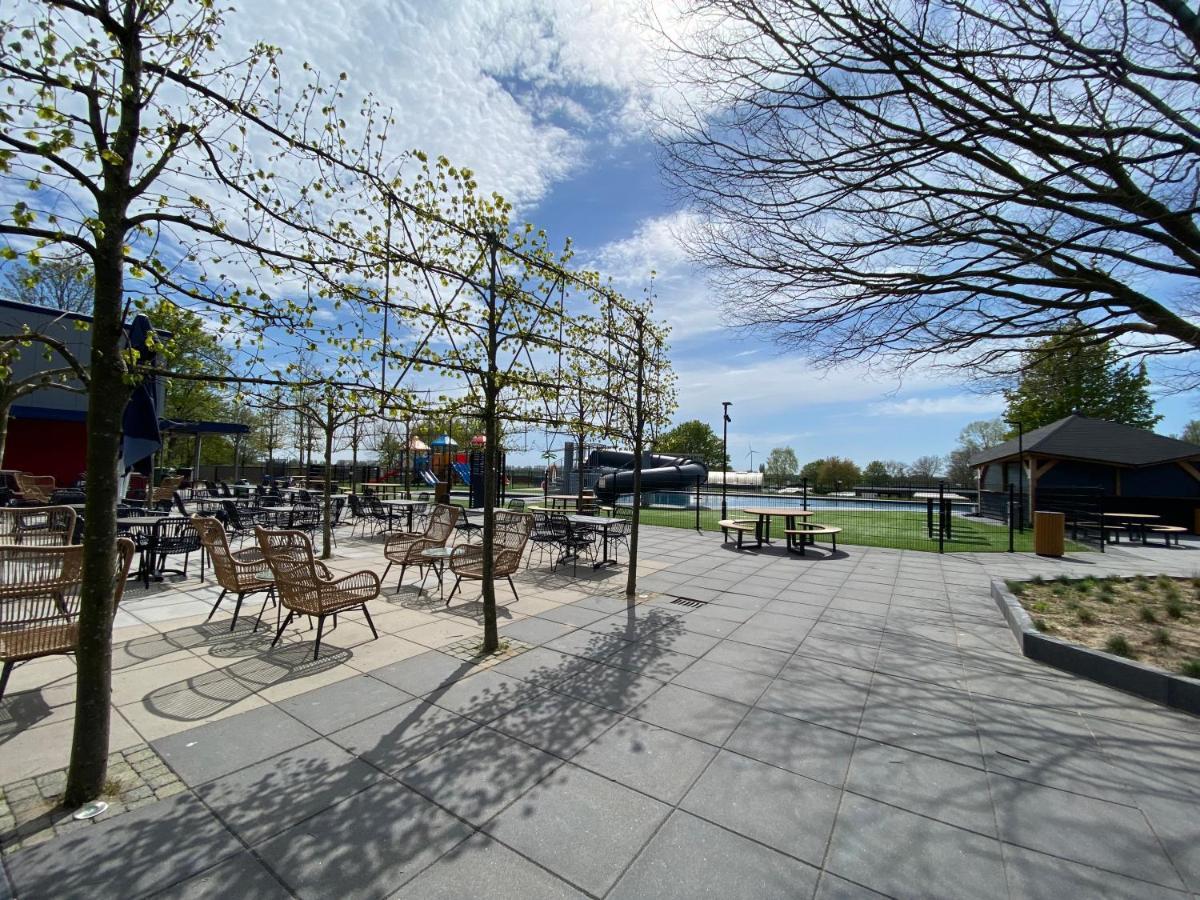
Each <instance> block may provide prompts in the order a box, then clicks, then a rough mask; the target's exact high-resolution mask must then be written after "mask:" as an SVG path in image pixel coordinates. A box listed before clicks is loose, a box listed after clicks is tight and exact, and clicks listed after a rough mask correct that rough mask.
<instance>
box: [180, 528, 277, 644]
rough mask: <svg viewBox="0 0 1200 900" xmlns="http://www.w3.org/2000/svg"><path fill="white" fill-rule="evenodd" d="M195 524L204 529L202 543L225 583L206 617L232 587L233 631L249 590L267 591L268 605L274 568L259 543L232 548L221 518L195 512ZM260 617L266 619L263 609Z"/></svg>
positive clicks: (265, 598) (265, 601) (265, 604)
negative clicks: (233, 596) (235, 596)
mask: <svg viewBox="0 0 1200 900" xmlns="http://www.w3.org/2000/svg"><path fill="white" fill-rule="evenodd" d="M192 525H193V526H195V528H196V531H198V532H199V533H200V543H201V544H202V545H203V547H204V549H205V551H206V552H207V553H208V558H209V559H211V560H212V567H213V573H214V574H215V575H216V578H217V584H219V585H220V586H221V595H220V596H219V597H217V602H216V603H214V604H213V608H212V609H211V610H210V611H209V613H208V618H207V619H205V620H204V621H205V622H207V621H209V620H211V619H212V617H213V614H214V613H216V611H217V607H219V606H220V605H221V601H222V600H224V599H225V595H226V594H228V593H229V592H231V591H232V592H233V593H235V594H237V603H236V604H235V605H234V607H233V621H232V622H230V623H229V630H230V631H233V629H234V628H236V627H237V620H238V615H239V614H240V613H241V611H242V600H244V599H245V597H246V595H247V594H257V593H260V592H263V591H265V592H266V593H267V596H266V597H264V598H263V610H265V609H266V608H267V601H268V600H270V599H271V595H272V594H273V593H274V590H275V582H274V581H272V580H271V569H270V567H269V566H268V565H267V560H266V557H264V556H263V554H262V551H261V550H260V549H258V548H257V547H247V548H246V549H245V550H237V551H232V550H230V549H229V540H228V539H227V538H226V536H225V528H224V527H223V526H222V525H221V523H220V521H219V520H217V519H214V518H212V517H211V516H192ZM258 617H259V619H260V620H261V619H262V611H261V610H260V611H259V614H258ZM254 630H255V631H257V630H258V623H255V625H254Z"/></svg>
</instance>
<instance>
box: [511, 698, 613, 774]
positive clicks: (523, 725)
mask: <svg viewBox="0 0 1200 900" xmlns="http://www.w3.org/2000/svg"><path fill="white" fill-rule="evenodd" d="M619 718H620V714H619V713H615V712H613V711H612V710H610V709H605V708H604V707H602V706H596V705H595V704H594V703H588V702H586V701H584V700H579V699H577V698H575V697H571V696H569V695H567V694H560V693H556V692H554V691H547V692H546V693H544V694H540V695H538V696H537V697H535V698H534V699H532V700H530V701H529V702H528V703H526V704H524V705H522V706H520V707H518V708H517V709H515V710H513V711H512V712H510V713H509V714H508V715H506V716H501V717H500V718H499V719H497V720H496V721H495V722H493V723H492V724H491V727H492V728H495V729H496V730H497V731H501V732H503V733H504V734H507V735H509V736H510V737H515V738H517V739H518V740H522V741H525V742H526V743H527V744H532V745H533V746H535V747H538V748H539V749H541V750H545V751H546V752H547V753H552V754H554V755H555V756H561V757H562V758H563V759H570V758H571V757H572V756H574V755H575V754H576V753H578V752H579V751H580V750H582V749H583V748H584V747H585V746H587V745H588V744H589V743H591V742H592V741H593V740H595V739H596V738H597V737H598V736H599V735H600V734H601V732H603V731H605V730H606V729H608V728H609V727H610V726H611V725H612V724H613V723H615V722H616V721H617V719H619Z"/></svg>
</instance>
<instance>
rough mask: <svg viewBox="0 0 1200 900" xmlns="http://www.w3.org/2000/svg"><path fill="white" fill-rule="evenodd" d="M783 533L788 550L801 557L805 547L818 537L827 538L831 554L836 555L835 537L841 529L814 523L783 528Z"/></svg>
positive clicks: (835, 526)
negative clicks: (829, 541)
mask: <svg viewBox="0 0 1200 900" xmlns="http://www.w3.org/2000/svg"><path fill="white" fill-rule="evenodd" d="M783 533H784V534H785V535H787V541H788V549H789V550H791V551H792V552H793V553H795V552H799V553H800V554H801V555H802V556H803V555H804V552H805V551H804V548H805V545H807V544H812V543H814V541H815V540H816V539H817V538H819V537H827V538H829V539H830V540H832V541H833V552H834V553H837V536H838V535H839V534H841V533H842V529H841V528H839V527H838V526H837V525H820V524H818V523H816V522H805V523H804V524H803V525H802V526H799V527H797V528H785V529H784V531H783ZM797 538H799V540H797ZM797 547H799V551H797V549H796V548H797Z"/></svg>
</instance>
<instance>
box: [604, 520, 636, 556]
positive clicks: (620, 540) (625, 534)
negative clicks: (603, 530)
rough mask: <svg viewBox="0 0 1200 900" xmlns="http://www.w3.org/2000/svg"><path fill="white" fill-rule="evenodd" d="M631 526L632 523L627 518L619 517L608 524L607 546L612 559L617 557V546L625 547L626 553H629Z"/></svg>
mask: <svg viewBox="0 0 1200 900" xmlns="http://www.w3.org/2000/svg"><path fill="white" fill-rule="evenodd" d="M632 527H633V523H632V522H630V521H629V520H628V519H621V520H620V521H618V522H614V523H613V524H612V525H609V526H608V546H609V547H610V548H611V550H612V555H613V559H616V558H617V547H618V546H621V547H624V548H625V552H626V554H628V553H629V532H630V530H631V529H632Z"/></svg>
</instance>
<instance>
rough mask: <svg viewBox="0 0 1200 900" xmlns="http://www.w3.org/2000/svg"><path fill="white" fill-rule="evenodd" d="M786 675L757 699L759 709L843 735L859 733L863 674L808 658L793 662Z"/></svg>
mask: <svg viewBox="0 0 1200 900" xmlns="http://www.w3.org/2000/svg"><path fill="white" fill-rule="evenodd" d="M786 672H787V677H786V678H784V677H782V676H781V677H780V678H778V679H776V680H775V681H774V682H772V684H771V685H770V687H768V688H767V689H766V690H765V691H764V692H763V694H762V696H761V697H759V698H758V704H757V705H758V706H760V707H761V708H763V709H769V710H771V711H772V712H777V713H782V714H783V715H786V716H791V717H792V718H795V719H803V720H804V721H806V722H815V723H816V724H818V725H825V726H826V727H829V728H838V729H841V730H842V731H849V732H851V733H853V732H854V731H856V730H857V729H858V724H859V720H860V719H861V717H862V710H863V706H864V705H865V704H866V701H867V693H868V690H869V688H868V685H867V677H864V675H866V673H862V672H860V671H859V670H857V669H852V668H850V667H848V666H839V665H836V664H834V663H828V662H825V661H823V660H811V659H808V658H807V657H795V658H793V660H792V661H791V662H790V663H789V664H788V668H787V670H786ZM868 677H869V676H868Z"/></svg>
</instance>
